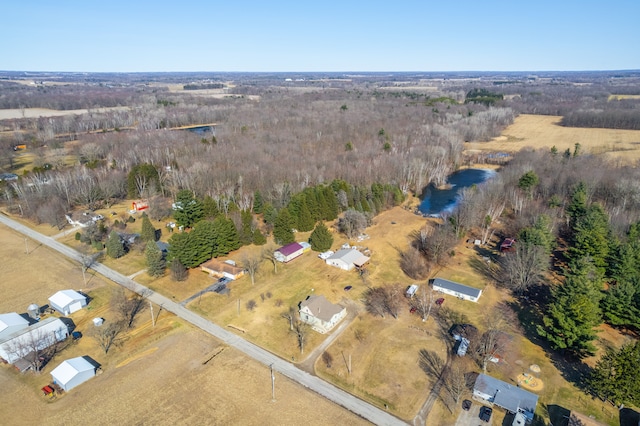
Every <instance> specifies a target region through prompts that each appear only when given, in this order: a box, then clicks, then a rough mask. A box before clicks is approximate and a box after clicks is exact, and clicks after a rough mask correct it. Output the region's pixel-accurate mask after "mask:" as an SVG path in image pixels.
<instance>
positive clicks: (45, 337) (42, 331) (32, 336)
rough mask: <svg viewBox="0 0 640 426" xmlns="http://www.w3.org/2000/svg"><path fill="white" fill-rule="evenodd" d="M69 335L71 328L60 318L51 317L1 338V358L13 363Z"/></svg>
mask: <svg viewBox="0 0 640 426" xmlns="http://www.w3.org/2000/svg"><path fill="white" fill-rule="evenodd" d="M68 335H69V329H68V328H67V325H66V324H65V323H64V322H62V320H61V319H60V318H54V317H49V318H47V319H44V320H42V321H39V322H37V323H35V324H33V325H31V326H29V327H26V328H23V329H21V330H18V331H15V332H13V333H11V334H9V335H6V336H3V337H2V338H0V358H2V359H4V360H5V361H7V362H8V363H9V364H13V363H14V362H15V361H17V360H18V359H20V358H24V357H25V356H27V355H28V354H29V353H31V352H35V351H41V350H43V349H46V348H48V347H49V346H52V345H53V344H55V343H57V342H61V341H63V340H64V339H66V338H67V336H68Z"/></svg>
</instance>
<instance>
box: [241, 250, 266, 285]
mask: <svg viewBox="0 0 640 426" xmlns="http://www.w3.org/2000/svg"><path fill="white" fill-rule="evenodd" d="M262 259H263V258H262V257H261V256H260V255H256V254H253V255H250V254H245V255H244V257H243V258H242V265H243V266H244V269H246V271H247V273H248V274H249V277H251V285H255V278H256V274H257V273H258V270H259V269H260V265H261V264H262Z"/></svg>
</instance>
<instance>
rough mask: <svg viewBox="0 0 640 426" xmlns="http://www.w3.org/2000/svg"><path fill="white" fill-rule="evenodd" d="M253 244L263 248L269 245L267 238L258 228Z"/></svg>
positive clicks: (254, 234) (255, 231)
mask: <svg viewBox="0 0 640 426" xmlns="http://www.w3.org/2000/svg"><path fill="white" fill-rule="evenodd" d="M253 244H255V245H257V246H263V245H265V244H267V238H266V237H265V236H264V234H262V232H261V231H260V229H258V228H256V229H255V230H254V231H253Z"/></svg>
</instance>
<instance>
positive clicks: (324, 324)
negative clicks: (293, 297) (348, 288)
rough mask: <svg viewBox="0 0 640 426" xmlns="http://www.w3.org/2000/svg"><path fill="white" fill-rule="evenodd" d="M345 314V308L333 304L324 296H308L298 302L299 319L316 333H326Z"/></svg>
mask: <svg viewBox="0 0 640 426" xmlns="http://www.w3.org/2000/svg"><path fill="white" fill-rule="evenodd" d="M346 315H347V309H346V308H345V307H343V306H340V305H334V304H333V303H331V302H329V301H328V300H327V299H326V298H325V297H324V296H315V295H314V296H309V297H307V299H306V300H304V301H302V302H300V320H301V321H303V322H306V323H307V324H309V325H310V326H311V328H313V329H314V330H315V331H317V332H318V333H322V334H324V333H326V332H328V331H329V330H331V329H332V328H333V327H335V326H336V324H338V323H339V322H340V320H341V319H342V318H344V317H345V316H346Z"/></svg>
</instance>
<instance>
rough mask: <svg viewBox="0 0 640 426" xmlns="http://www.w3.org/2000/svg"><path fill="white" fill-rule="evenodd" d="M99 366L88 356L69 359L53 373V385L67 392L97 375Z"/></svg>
mask: <svg viewBox="0 0 640 426" xmlns="http://www.w3.org/2000/svg"><path fill="white" fill-rule="evenodd" d="M98 368H99V365H98V364H97V363H96V362H95V361H94V360H92V359H91V358H89V357H88V356H79V357H77V358H71V359H67V360H65V361H62V363H61V364H60V365H59V366H57V367H56V368H54V369H53V371H51V377H52V379H53V383H55V384H57V385H58V386H60V387H61V388H62V389H64V390H65V391H66V392H68V391H70V390H71V389H73V388H75V387H76V386H78V385H80V384H82V383H84V382H86V381H87V380H89V379H90V378H92V377H93V376H95V375H96V370H97V369H98Z"/></svg>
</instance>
